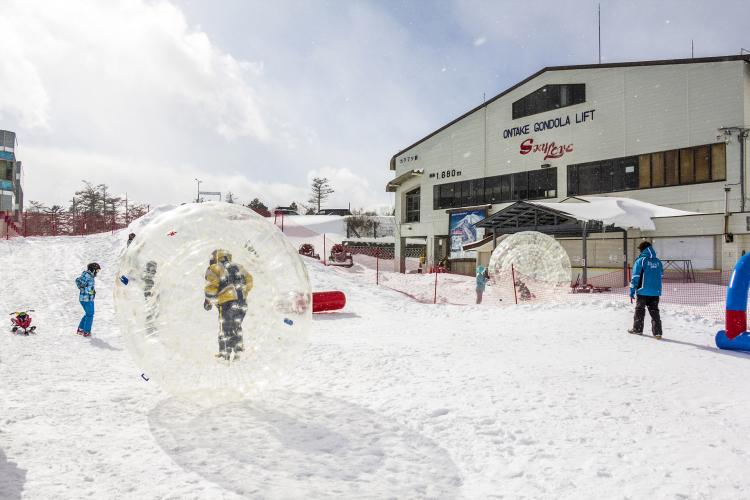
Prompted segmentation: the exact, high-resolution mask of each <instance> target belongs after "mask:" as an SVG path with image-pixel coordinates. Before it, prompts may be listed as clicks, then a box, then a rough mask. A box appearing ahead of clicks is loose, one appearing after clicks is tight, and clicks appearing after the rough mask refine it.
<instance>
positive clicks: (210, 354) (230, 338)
mask: <svg viewBox="0 0 750 500" xmlns="http://www.w3.org/2000/svg"><path fill="white" fill-rule="evenodd" d="M117 277H118V281H117V283H116V286H115V293H114V296H115V307H116V311H117V315H118V319H119V321H120V324H121V328H122V333H123V336H124V338H125V341H126V342H125V343H126V346H127V348H128V350H129V351H130V353H131V354H132V356H133V358H134V359H135V361H136V363H137V364H138V365H139V367H140V368H141V369H142V370H143V371H144V373H145V375H146V377H147V378H149V380H151V381H153V382H156V383H158V384H159V385H160V386H162V387H163V388H164V389H166V390H168V391H169V392H171V393H173V394H178V395H186V396H190V397H195V398H199V399H201V400H203V401H210V400H216V401H226V400H233V399H240V398H243V397H245V396H251V395H254V394H257V393H258V392H259V391H261V390H263V389H264V388H266V387H267V386H268V385H269V384H271V383H272V382H273V381H274V380H275V379H277V378H278V377H279V376H280V375H282V374H283V373H284V372H285V371H287V370H288V369H289V368H290V364H291V363H292V362H293V361H294V359H295V358H296V356H297V355H298V354H300V352H301V351H302V349H303V348H304V346H305V344H306V339H307V333H308V330H309V328H310V326H311V323H312V302H311V292H310V282H309V279H308V276H307V270H306V268H305V266H304V264H303V263H302V260H301V259H300V257H299V254H298V253H297V251H296V249H295V248H294V247H293V246H292V245H291V244H290V243H289V242H288V241H287V239H286V238H285V237H284V236H283V234H282V233H281V232H280V231H279V230H278V229H277V228H276V227H275V226H274V225H273V224H271V223H270V222H268V221H267V220H265V219H264V218H263V217H261V216H259V215H258V214H256V213H255V212H254V211H252V210H250V209H247V208H245V207H242V206H239V205H234V204H228V203H219V202H211V203H200V204H186V205H182V206H180V207H178V208H175V209H173V210H169V211H166V212H162V213H158V214H157V215H156V216H154V217H153V218H152V219H151V220H150V221H149V222H148V223H147V224H146V225H145V226H144V227H143V228H142V229H140V230H139V231H138V234H137V235H136V238H135V240H134V241H133V243H132V244H131V245H130V246H129V247H128V248H127V249H126V250H125V252H124V253H123V254H122V256H121V258H120V262H119V270H118V274H117Z"/></svg>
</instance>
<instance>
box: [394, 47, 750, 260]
mask: <svg viewBox="0 0 750 500" xmlns="http://www.w3.org/2000/svg"><path fill="white" fill-rule="evenodd" d="M749 127H750V55H744V56H727V57H710V58H695V59H677V60H660V61H642V62H630V63H614V64H595V65H580V66H557V67H548V68H544V69H542V70H540V71H538V72H537V73H535V74H533V75H531V76H530V77H529V78H527V79H525V80H524V81H522V82H520V83H518V84H516V85H514V86H513V87H511V88H509V89H507V90H505V91H504V92H502V93H501V94H499V95H497V96H495V97H494V98H492V99H490V100H488V101H486V102H485V103H483V104H482V105H480V106H478V107H476V108H474V109H472V110H470V111H469V112H467V113H466V114H464V115H463V116H461V117H459V118H457V119H455V120H453V121H452V122H450V123H448V124H447V125H445V126H443V127H441V128H439V129H437V130H435V131H434V132H432V133H430V134H429V135H427V136H426V137H424V138H422V139H420V140H418V141H417V142H415V143H414V144H412V145H411V146H408V147H406V148H405V149H403V150H402V151H399V152H398V153H396V154H395V155H394V156H393V158H392V159H391V162H390V168H391V170H393V171H394V172H395V178H394V179H393V180H392V181H391V182H389V183H388V186H387V188H386V189H387V190H388V191H391V192H394V193H395V202H396V203H395V204H396V220H397V222H398V224H397V234H396V254H397V256H402V255H403V252H404V249H405V246H406V239H407V238H409V239H415V238H417V239H423V241H424V242H425V245H426V252H427V258H428V260H430V261H438V260H440V259H442V258H444V257H454V258H456V259H457V260H460V257H466V255H464V254H463V252H461V248H460V247H459V248H456V245H455V243H454V244H453V245H452V244H451V237H450V235H451V233H453V234H454V235H455V234H457V233H460V232H461V230H462V229H465V230H468V229H470V226H471V225H472V224H473V223H474V222H476V221H477V220H480V219H482V218H484V217H486V216H489V215H492V214H494V213H496V212H498V211H500V210H502V209H504V208H505V207H508V206H509V204H511V203H513V202H516V201H519V200H541V201H565V200H571V198H573V199H574V200H575V197H580V196H584V195H596V196H617V197H627V198H633V199H637V200H641V201H645V202H649V203H653V204H657V205H662V206H666V207H671V208H677V209H681V210H686V211H691V212H698V213H699V214H697V215H693V216H688V217H673V218H666V219H655V223H656V230H654V231H640V230H629V231H628V232H627V238H628V241H629V242H630V252H629V253H630V256H631V257H632V251H633V247H634V245H635V244H636V242H637V241H638V240H639V239H641V238H644V237H645V238H649V239H652V240H654V242H655V245H656V246H657V249H660V250H661V251H662V253H663V254H666V255H665V257H666V258H672V259H684V260H691V261H692V264H693V266H694V267H696V268H697V269H721V268H724V269H726V268H730V269H731V267H732V266H733V264H734V262H735V261H736V259H737V257H738V256H739V255H740V253H741V252H743V251H745V250H750V213H746V211H747V210H750V205H749V204H748V202H747V198H748V180H747V172H746V169H747V163H748V160H747V157H748V153H747V149H748V148H747V136H748V132H749V131H750V129H749ZM461 226H463V227H461ZM454 239H455V237H454ZM459 241H460V238H459ZM568 243H569V244H566V245H564V246H565V247H566V249H568V253H569V254H570V257H571V260H572V263H573V265H574V266H575V265H580V263H581V261H582V259H583V258H586V257H588V262H589V263H590V264H591V265H593V266H596V267H603V268H606V267H618V266H619V267H621V266H622V260H623V258H622V257H623V251H622V237H621V235H616V236H614V235H612V237H609V236H608V235H606V234H605V235H599V236H598V239H596V240H595V241H593V242H592V244H590V245H589V247H588V251H587V254H588V255H587V256H582V255H581V251H580V245H579V244H577V243H576V242H574V241H571V242H568ZM451 247H453V248H451ZM400 260H402V259H396V262H399V261H400Z"/></svg>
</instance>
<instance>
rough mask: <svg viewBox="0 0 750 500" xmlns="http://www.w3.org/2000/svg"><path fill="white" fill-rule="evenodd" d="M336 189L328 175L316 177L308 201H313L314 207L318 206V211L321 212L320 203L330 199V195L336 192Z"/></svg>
mask: <svg viewBox="0 0 750 500" xmlns="http://www.w3.org/2000/svg"><path fill="white" fill-rule="evenodd" d="M334 192H335V191H334V189H333V187H332V186H331V183H330V182H328V179H327V178H326V177H322V178H321V177H315V178H314V179H313V181H312V194H311V196H310V199H309V200H308V203H311V204H312V205H313V206H314V207H317V209H318V210H317V212H320V205H321V204H322V203H323V202H324V201H325V200H327V199H328V197H329V196H330V195H332V194H333V193H334Z"/></svg>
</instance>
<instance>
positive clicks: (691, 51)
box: [690, 40, 695, 59]
mask: <svg viewBox="0 0 750 500" xmlns="http://www.w3.org/2000/svg"><path fill="white" fill-rule="evenodd" d="M690 58H691V59H694V58H695V44H694V43H693V41H692V40H690Z"/></svg>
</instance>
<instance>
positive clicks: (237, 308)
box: [203, 248, 253, 361]
mask: <svg viewBox="0 0 750 500" xmlns="http://www.w3.org/2000/svg"><path fill="white" fill-rule="evenodd" d="M205 277H206V286H205V289H204V291H205V297H206V298H205V299H204V301H203V308H204V309H205V310H206V311H210V310H211V307H213V305H214V304H215V305H216V306H217V309H218V310H219V328H220V332H219V354H217V355H216V357H217V358H223V359H225V360H229V358H230V356H231V354H232V352H234V357H233V358H232V359H233V360H234V361H236V360H237V359H239V353H240V352H242V351H243V346H242V320H244V319H245V313H246V312H247V295H248V294H249V293H250V290H251V289H252V288H253V277H252V276H251V275H250V273H248V272H247V271H246V270H245V268H244V267H242V266H241V265H239V264H235V263H234V262H232V254H231V253H229V252H228V251H226V250H223V249H220V248H219V249H216V250H214V251H213V252H212V253H211V260H210V261H209V265H208V269H206V276H205Z"/></svg>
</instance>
